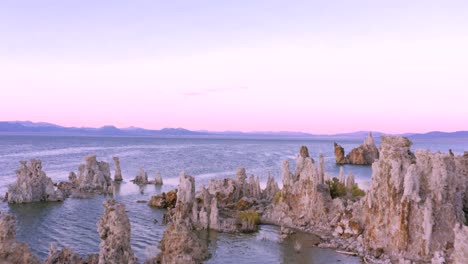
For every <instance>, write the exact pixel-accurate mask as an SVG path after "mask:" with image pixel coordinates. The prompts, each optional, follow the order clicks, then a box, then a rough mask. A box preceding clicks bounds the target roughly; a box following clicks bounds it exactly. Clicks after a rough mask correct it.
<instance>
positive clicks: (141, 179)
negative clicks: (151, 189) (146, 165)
mask: <svg viewBox="0 0 468 264" xmlns="http://www.w3.org/2000/svg"><path fill="white" fill-rule="evenodd" d="M133 183H135V184H138V185H144V184H148V183H149V181H148V173H146V171H145V169H143V168H140V171H139V172H138V175H137V176H136V177H135V179H133Z"/></svg>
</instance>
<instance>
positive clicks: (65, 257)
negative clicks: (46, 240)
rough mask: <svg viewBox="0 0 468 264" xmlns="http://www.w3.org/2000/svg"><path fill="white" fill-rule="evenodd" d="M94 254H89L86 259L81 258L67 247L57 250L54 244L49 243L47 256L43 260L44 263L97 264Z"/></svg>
mask: <svg viewBox="0 0 468 264" xmlns="http://www.w3.org/2000/svg"><path fill="white" fill-rule="evenodd" d="M96 256H97V255H96V254H93V255H90V256H89V257H88V258H87V259H83V258H81V257H80V255H78V254H76V253H75V252H73V250H71V249H69V248H63V249H62V250H57V247H56V246H55V244H50V247H49V256H48V257H47V259H46V260H45V262H44V263H45V264H63V263H67V264H97V263H98V258H96Z"/></svg>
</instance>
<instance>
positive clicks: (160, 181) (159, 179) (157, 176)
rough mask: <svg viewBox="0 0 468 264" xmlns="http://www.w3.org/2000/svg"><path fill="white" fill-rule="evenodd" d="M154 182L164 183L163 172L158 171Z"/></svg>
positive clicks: (157, 183) (156, 183)
mask: <svg viewBox="0 0 468 264" xmlns="http://www.w3.org/2000/svg"><path fill="white" fill-rule="evenodd" d="M154 184H155V185H163V179H162V176H161V173H160V172H159V171H158V172H157V173H156V176H155V177H154Z"/></svg>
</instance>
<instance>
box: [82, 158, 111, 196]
mask: <svg viewBox="0 0 468 264" xmlns="http://www.w3.org/2000/svg"><path fill="white" fill-rule="evenodd" d="M75 182H76V186H77V190H78V191H79V192H81V193H100V194H112V193H113V189H114V188H113V183H112V178H111V172H110V167H109V164H108V163H107V162H104V161H97V159H96V155H89V156H86V157H85V163H84V164H81V165H80V166H79V167H78V176H77V178H76V181H75Z"/></svg>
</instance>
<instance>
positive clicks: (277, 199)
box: [275, 191, 283, 204]
mask: <svg viewBox="0 0 468 264" xmlns="http://www.w3.org/2000/svg"><path fill="white" fill-rule="evenodd" d="M282 199H283V193H282V192H281V191H279V192H277V193H276V194H275V204H278V203H279V202H280V201H281V200H282Z"/></svg>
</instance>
